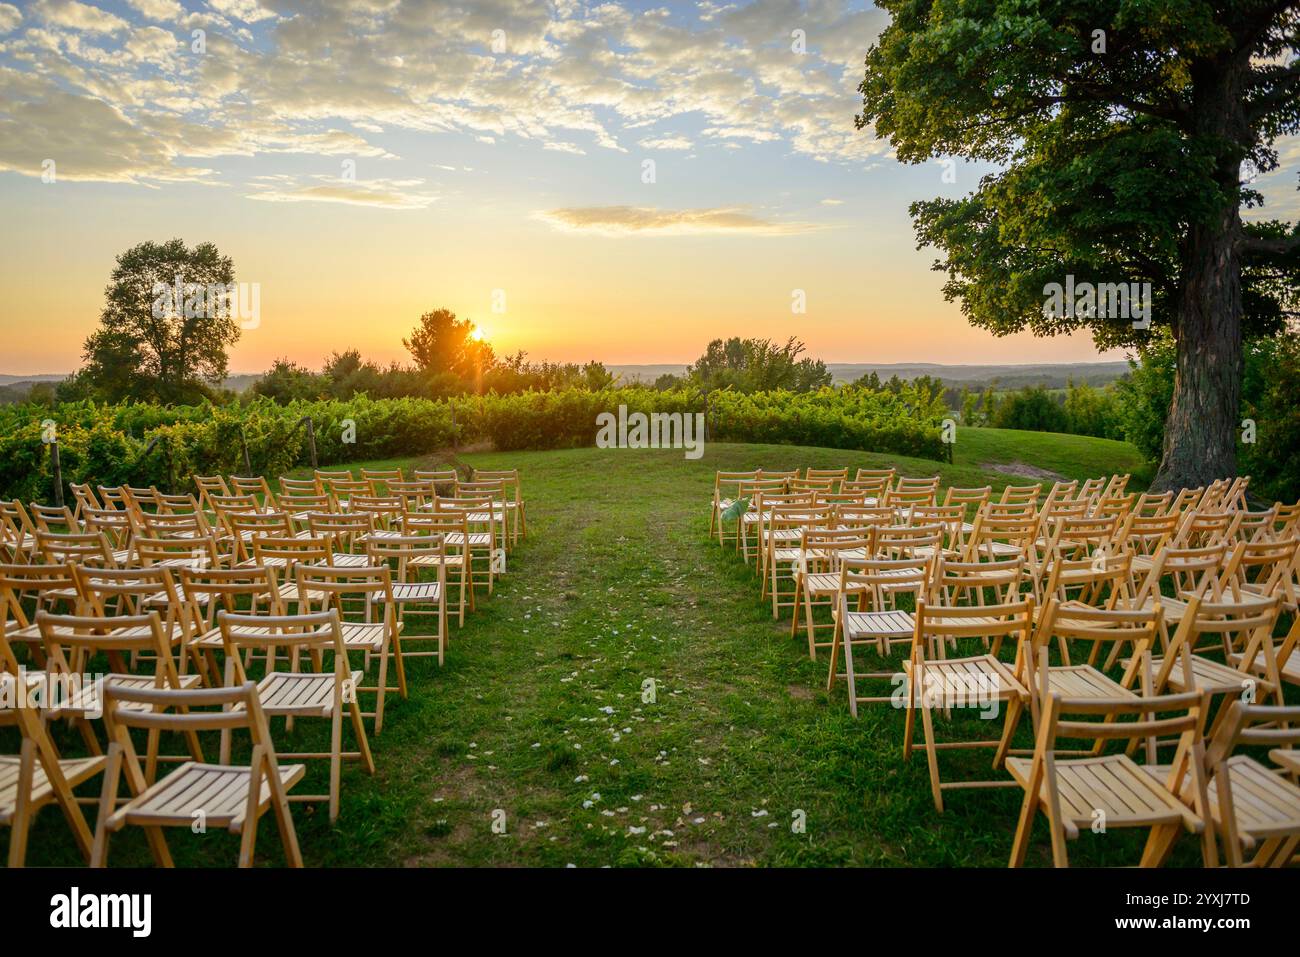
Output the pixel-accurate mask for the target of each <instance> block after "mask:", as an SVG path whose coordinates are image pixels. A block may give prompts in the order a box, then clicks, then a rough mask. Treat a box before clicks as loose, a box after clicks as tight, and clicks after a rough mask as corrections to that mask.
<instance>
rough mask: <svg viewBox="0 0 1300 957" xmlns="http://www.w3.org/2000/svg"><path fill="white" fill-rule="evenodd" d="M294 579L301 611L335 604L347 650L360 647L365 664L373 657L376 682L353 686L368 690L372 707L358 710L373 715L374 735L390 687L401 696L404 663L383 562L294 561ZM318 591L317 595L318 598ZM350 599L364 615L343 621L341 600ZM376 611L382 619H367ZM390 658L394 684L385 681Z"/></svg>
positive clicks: (389, 578) (404, 693) (380, 725)
mask: <svg viewBox="0 0 1300 957" xmlns="http://www.w3.org/2000/svg"><path fill="white" fill-rule="evenodd" d="M294 576H295V578H296V579H297V583H298V607H299V609H301V610H302V611H303V612H308V613H309V612H312V611H327V610H329V609H330V608H335V609H337V610H338V612H339V618H340V619H341V623H340V628H341V629H342V631H343V644H344V645H345V646H346V647H347V649H348V650H349V651H361V652H363V653H364V654H365V656H366V659H365V660H366V664H367V666H368V665H369V663H370V659H371V658H378V659H379V675H378V682H377V683H376V684H375V685H374V686H367V687H358V688H357V689H356V690H357V691H365V692H367V693H373V694H374V695H375V696H376V697H375V710H374V711H373V712H363V714H364V715H365V717H367V718H373V719H374V722H375V725H374V731H375V736H376V737H378V735H379V733H380V732H381V731H382V730H383V727H384V703H385V701H386V700H387V695H388V692H390V691H396V692H397V693H398V694H399V695H401V697H402V698H403V699H405V698H406V697H407V690H406V666H405V664H404V658H403V655H402V623H401V622H400V621H398V620H397V603H396V602H395V601H394V600H393V575H392V572H391V570H390V569H389V568H388V567H387V566H380V567H374V568H335V567H330V566H318V565H305V564H298V565H296V566H295V567H294ZM318 596H319V597H318ZM349 597H351V598H354V599H356V600H357V601H358V602H359V603H360V604H361V605H362V606H363V607H364V608H365V620H364V621H362V622H353V621H348V620H346V617H345V616H344V613H343V608H344V601H345V599H347V598H349ZM374 608H378V609H380V610H381V613H382V619H381V620H380V621H378V622H376V621H373V620H372V616H371V610H372V609H374ZM390 657H391V658H392V660H393V666H394V668H395V670H396V673H397V684H396V685H395V686H390V685H389V684H388V664H389V659H390Z"/></svg>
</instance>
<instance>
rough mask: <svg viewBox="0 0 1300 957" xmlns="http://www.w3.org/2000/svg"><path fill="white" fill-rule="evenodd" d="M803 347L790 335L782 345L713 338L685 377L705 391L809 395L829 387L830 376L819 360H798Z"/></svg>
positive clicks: (759, 340)
mask: <svg viewBox="0 0 1300 957" xmlns="http://www.w3.org/2000/svg"><path fill="white" fill-rule="evenodd" d="M803 351H804V344H803V343H802V342H800V341H799V340H798V339H796V338H794V337H793V336H791V337H790V338H789V339H788V340H787V341H786V343H785V345H783V346H778V345H777V344H776V343H774V342H772V340H771V339H739V338H732V339H728V340H726V341H725V342H724V341H723V340H721V339H714V340H713V341H712V342H710V343H709V345H708V348H707V349H705V351H704V355H702V356H700V357H699V358H698V359H697V360H695V364H694V365H692V366H691V367H690V369H689V370H688V372H687V376H688V378H689V380H690V382H691V384H692V385H694V386H695V387H696V388H697V389H700V390H702V391H705V392H711V391H713V390H715V389H734V390H735V391H737V392H771V391H773V390H777V389H787V390H789V391H791V392H811V391H813V390H814V389H820V388H823V387H824V386H829V385H830V384H831V374H830V373H829V372H827V371H826V364H825V363H824V362H822V361H821V360H820V359H800V358H799V355H800V354H801V353H802V352H803Z"/></svg>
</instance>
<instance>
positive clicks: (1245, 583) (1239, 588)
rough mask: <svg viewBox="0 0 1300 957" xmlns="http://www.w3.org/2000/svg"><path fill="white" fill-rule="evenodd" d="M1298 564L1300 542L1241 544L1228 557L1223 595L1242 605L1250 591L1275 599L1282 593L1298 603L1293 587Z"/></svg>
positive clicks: (1295, 540)
mask: <svg viewBox="0 0 1300 957" xmlns="http://www.w3.org/2000/svg"><path fill="white" fill-rule="evenodd" d="M1298 560H1300V539H1296V538H1290V539H1284V540H1281V541H1273V540H1269V539H1265V540H1261V541H1253V542H1238V543H1237V545H1236V546H1235V547H1234V548H1233V549H1232V552H1231V554H1230V555H1229V556H1228V562H1227V565H1226V566H1225V567H1224V569H1223V574H1222V576H1221V577H1220V581H1219V591H1220V593H1221V594H1223V595H1224V596H1225V597H1227V598H1230V599H1231V600H1233V601H1240V600H1241V597H1242V594H1243V593H1244V592H1245V591H1248V590H1249V591H1254V592H1257V593H1259V594H1263V595H1272V594H1274V593H1275V592H1276V591H1278V590H1279V589H1281V590H1283V592H1284V593H1285V594H1286V597H1287V598H1288V599H1290V600H1292V601H1294V599H1295V596H1294V595H1292V594H1291V593H1290V586H1291V584H1292V578H1293V574H1294V570H1295V568H1296V563H1297V561H1298Z"/></svg>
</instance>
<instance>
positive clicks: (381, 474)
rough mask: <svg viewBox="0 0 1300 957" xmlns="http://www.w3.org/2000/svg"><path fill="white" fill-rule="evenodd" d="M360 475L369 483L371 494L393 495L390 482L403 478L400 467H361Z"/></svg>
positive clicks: (399, 480)
mask: <svg viewBox="0 0 1300 957" xmlns="http://www.w3.org/2000/svg"><path fill="white" fill-rule="evenodd" d="M361 477H362V478H363V479H365V480H366V481H367V482H369V483H370V494H371V495H381V494H383V495H393V494H395V493H394V492H393V491H392V486H391V483H393V482H401V481H403V480H404V476H403V475H402V470H401V469H362V470H361Z"/></svg>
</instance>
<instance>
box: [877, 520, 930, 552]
mask: <svg viewBox="0 0 1300 957" xmlns="http://www.w3.org/2000/svg"><path fill="white" fill-rule="evenodd" d="M872 531H873V533H874V538H873V544H874V546H875V550H876V554H877V555H880V556H881V557H883V558H916V557H921V558H924V557H928V556H929V555H930V554H933V553H936V552H938V551H939V550H940V549H941V548H942V547H943V536H944V527H943V526H942V525H939V524H933V525H877V526H876V527H875V528H874V529H873V530H872Z"/></svg>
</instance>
